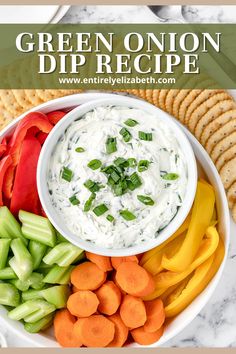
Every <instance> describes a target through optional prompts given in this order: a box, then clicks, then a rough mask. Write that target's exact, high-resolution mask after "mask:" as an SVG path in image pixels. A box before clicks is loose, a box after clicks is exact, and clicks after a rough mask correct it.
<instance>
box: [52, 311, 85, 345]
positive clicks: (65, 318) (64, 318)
mask: <svg viewBox="0 0 236 354" xmlns="http://www.w3.org/2000/svg"><path fill="white" fill-rule="evenodd" d="M75 322H76V318H75V317H74V316H72V315H71V314H70V312H69V311H68V310H67V309H63V310H60V311H58V312H57V313H56V316H55V317H54V334H55V337H56V340H57V341H58V343H59V344H60V345H61V346H62V347H66V348H78V347H81V345H82V343H81V342H80V340H79V339H78V337H76V336H74V335H73V327H74V324H75Z"/></svg>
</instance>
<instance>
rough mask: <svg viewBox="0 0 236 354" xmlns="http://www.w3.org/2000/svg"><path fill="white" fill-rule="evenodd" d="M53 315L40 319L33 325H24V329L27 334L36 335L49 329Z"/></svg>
mask: <svg viewBox="0 0 236 354" xmlns="http://www.w3.org/2000/svg"><path fill="white" fill-rule="evenodd" d="M53 318H54V314H53V313H51V314H50V315H48V316H46V317H44V318H42V319H41V320H39V321H37V322H34V323H25V325H24V328H25V330H26V331H27V332H29V333H38V332H40V331H44V330H45V329H47V328H49V327H50V326H51V325H52V323H53Z"/></svg>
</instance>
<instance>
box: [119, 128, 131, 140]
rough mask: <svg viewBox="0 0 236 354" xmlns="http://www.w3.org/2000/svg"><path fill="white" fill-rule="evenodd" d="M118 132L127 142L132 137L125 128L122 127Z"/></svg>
mask: <svg viewBox="0 0 236 354" xmlns="http://www.w3.org/2000/svg"><path fill="white" fill-rule="evenodd" d="M119 133H120V135H122V136H123V139H124V141H125V142H126V143H128V142H129V141H130V140H131V139H132V135H131V134H130V132H129V131H128V129H126V128H122V129H121V130H120V131H119Z"/></svg>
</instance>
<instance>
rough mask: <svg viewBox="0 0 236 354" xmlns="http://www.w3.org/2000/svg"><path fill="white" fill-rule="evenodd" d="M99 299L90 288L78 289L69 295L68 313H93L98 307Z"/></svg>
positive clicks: (82, 314) (86, 315)
mask: <svg viewBox="0 0 236 354" xmlns="http://www.w3.org/2000/svg"><path fill="white" fill-rule="evenodd" d="M98 305H99V300H98V298H97V296H96V294H94V293H93V292H92V291H90V290H79V291H77V292H76V293H74V294H72V295H70V297H69V299H68V301H67V308H68V310H69V311H70V313H71V314H72V315H74V316H77V317H88V316H91V315H93V314H94V313H95V312H96V311H97V308H98Z"/></svg>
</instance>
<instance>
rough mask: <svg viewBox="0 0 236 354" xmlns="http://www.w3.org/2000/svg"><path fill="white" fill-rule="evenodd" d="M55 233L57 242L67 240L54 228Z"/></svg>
mask: <svg viewBox="0 0 236 354" xmlns="http://www.w3.org/2000/svg"><path fill="white" fill-rule="evenodd" d="M56 234H57V243H62V242H67V240H66V239H65V237H64V236H62V234H60V232H59V231H57V230H56Z"/></svg>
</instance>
